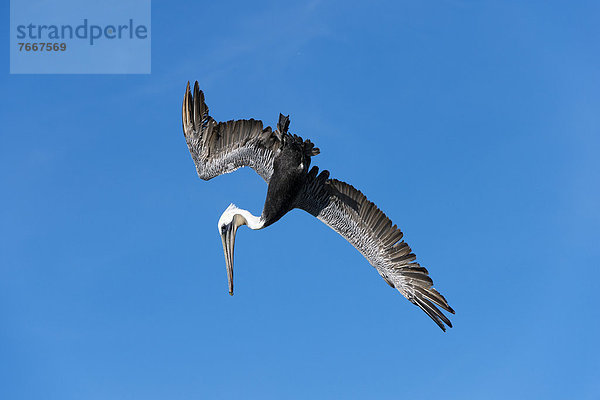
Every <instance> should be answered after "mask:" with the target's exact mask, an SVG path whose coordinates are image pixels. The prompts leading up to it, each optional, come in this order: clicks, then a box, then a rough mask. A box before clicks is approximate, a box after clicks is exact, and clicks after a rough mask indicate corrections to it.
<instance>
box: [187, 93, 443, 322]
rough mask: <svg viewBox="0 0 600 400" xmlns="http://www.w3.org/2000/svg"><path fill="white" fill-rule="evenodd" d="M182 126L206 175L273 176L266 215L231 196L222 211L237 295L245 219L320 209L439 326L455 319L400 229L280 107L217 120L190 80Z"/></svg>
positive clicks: (265, 220)
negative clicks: (335, 173)
mask: <svg viewBox="0 0 600 400" xmlns="http://www.w3.org/2000/svg"><path fill="white" fill-rule="evenodd" d="M182 119H183V133H184V134H185V140H186V142H187V145H188V148H189V150H190V153H191V155H192V158H193V160H194V163H195V164H196V170H197V172H198V175H199V176H200V178H202V179H204V180H209V179H212V178H214V177H215V176H218V175H222V174H226V173H229V172H233V171H235V170H236V169H238V168H240V167H250V168H252V169H254V170H255V171H256V172H257V173H258V174H259V175H260V176H261V177H262V178H263V179H264V180H265V181H266V182H267V184H268V189H267V198H266V200H265V205H264V208H263V211H262V214H261V215H260V216H254V215H252V214H251V213H250V212H249V211H246V210H243V209H241V208H238V207H236V206H235V205H233V204H231V205H230V206H229V207H227V209H226V210H225V211H224V212H223V214H222V215H221V218H220V219H219V224H218V228H219V233H220V235H221V240H222V242H223V251H224V253H225V263H226V266H227V278H228V281H229V294H231V295H233V248H234V243H235V234H236V231H237V229H238V228H239V227H240V226H242V225H247V226H248V227H249V228H250V229H262V228H266V227H267V226H269V225H271V224H273V223H274V222H277V221H278V220H279V219H280V218H281V217H283V216H284V215H285V214H286V213H287V212H289V211H291V210H292V209H294V208H299V209H302V210H304V211H306V212H308V213H309V214H311V215H313V216H315V217H317V218H318V219H319V220H321V221H322V222H324V223H325V224H326V225H328V226H329V227H331V228H332V229H333V230H335V231H336V232H337V233H339V234H340V235H342V236H343V237H344V238H345V239H346V240H347V241H348V242H350V243H351V244H352V245H353V246H354V247H356V249H357V250H358V251H360V252H361V253H362V255H363V256H364V257H365V258H366V259H367V260H368V261H369V263H370V264H371V265H372V266H373V267H375V269H377V272H379V274H380V275H381V276H382V277H383V279H385V281H386V282H387V283H388V284H389V285H390V286H391V287H393V288H396V289H397V290H398V291H399V292H400V293H402V295H403V296H404V297H406V298H407V299H408V300H410V301H411V302H412V303H413V304H415V305H417V306H419V307H420V308H421V309H422V310H423V311H425V313H426V314H427V315H429V317H431V319H432V320H433V321H435V323H436V324H438V326H439V327H440V328H442V329H443V330H444V331H445V330H446V328H445V326H444V324H446V325H448V326H449V327H452V323H451V322H450V320H449V319H448V318H447V317H446V316H445V315H444V314H443V313H442V312H441V311H440V309H439V308H438V307H440V308H442V309H444V310H446V311H447V312H450V313H452V314H454V310H453V309H452V308H451V307H450V306H449V305H448V302H447V301H446V299H445V298H444V296H442V295H441V294H440V293H439V292H438V291H437V290H435V289H434V288H433V281H432V280H431V278H430V277H429V274H428V272H427V269H425V268H424V267H422V266H420V265H419V264H418V263H417V262H415V259H416V256H415V255H414V254H413V253H412V252H411V249H410V247H409V246H408V244H406V243H405V242H404V241H403V240H402V232H401V231H400V229H398V228H397V227H396V225H392V221H390V220H389V218H388V217H387V216H386V215H385V214H384V213H383V212H382V211H381V210H379V208H377V206H376V205H375V204H373V203H372V202H370V201H369V200H367V198H366V197H365V196H364V195H363V194H362V193H361V192H360V191H358V190H357V189H355V188H354V187H352V186H351V185H349V184H347V183H345V182H341V181H338V180H336V179H330V178H329V172H328V171H321V173H319V169H318V168H317V167H312V168H310V169H309V167H310V161H311V157H313V156H316V155H317V154H319V149H318V148H316V147H314V145H313V143H312V142H311V141H310V140H303V139H302V138H301V137H299V136H297V135H293V134H291V133H289V132H288V127H289V124H290V120H289V118H288V117H286V116H283V115H281V114H280V115H279V122H278V123H277V129H276V130H274V131H273V130H272V129H271V127H266V128H263V124H262V121H257V120H254V119H249V120H237V121H233V120H232V121H227V122H217V121H215V120H214V119H213V118H212V117H211V116H210V115H209V113H208V106H207V105H206V103H205V102H204V93H203V92H202V91H201V90H200V89H199V88H198V82H196V84H195V85H194V92H193V94H192V93H191V91H190V84H189V82H188V85H187V88H186V90H185V95H184V97H183V109H182Z"/></svg>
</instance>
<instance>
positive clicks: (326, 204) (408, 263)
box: [296, 167, 454, 330]
mask: <svg viewBox="0 0 600 400" xmlns="http://www.w3.org/2000/svg"><path fill="white" fill-rule="evenodd" d="M296 207H297V208H300V209H302V210H305V211H307V212H308V213H310V214H312V215H313V216H315V217H317V218H318V219H320V220H321V221H322V222H324V223H325V224H326V225H328V226H329V227H330V228H332V229H333V230H335V231H336V232H337V233H339V234H340V235H342V237H344V238H345V239H346V240H347V241H348V242H350V244H352V245H353V246H354V247H355V248H356V249H357V250H358V251H360V252H361V253H362V255H363V256H365V258H366V259H367V260H368V261H369V263H370V264H371V265H372V266H374V267H375V268H376V269H377V272H379V274H380V275H381V276H382V277H383V279H385V281H386V282H387V283H388V284H389V285H390V286H391V287H393V288H396V289H398V291H399V292H400V293H402V295H403V296H404V297H406V298H407V299H408V300H410V301H411V302H412V303H413V304H416V305H417V306H419V307H420V308H421V309H422V310H423V311H425V313H426V314H427V315H429V317H431V319H432V320H433V321H434V322H435V323H436V324H438V326H439V327H440V328H442V329H443V330H446V328H445V326H444V324H446V325H448V326H449V327H452V323H451V322H450V320H449V319H448V318H447V317H446V316H445V315H444V314H443V313H442V312H441V311H440V310H439V308H438V307H441V308H442V309H444V310H446V311H448V312H450V313H452V314H454V310H453V309H452V308H451V307H450V306H449V305H448V302H447V301H446V299H445V298H444V296H442V295H441V294H440V293H439V292H438V291H437V290H435V289H434V288H433V281H432V280H431V278H430V277H429V273H428V271H427V269H425V268H424V267H421V266H420V265H419V264H418V263H417V262H415V259H416V256H415V255H414V254H413V253H412V252H411V249H410V247H409V246H408V244H406V243H405V242H404V241H403V240H401V239H402V236H403V235H402V231H400V229H398V228H397V227H396V225H393V226H392V221H390V219H389V218H388V217H387V216H386V215H385V214H384V213H383V212H382V211H381V210H380V209H379V208H377V206H376V205H375V204H373V203H372V202H370V201H369V200H368V199H367V198H366V197H365V195H363V194H362V193H361V192H360V191H359V190H357V189H355V188H354V187H353V186H352V185H349V184H347V183H345V182H341V181H338V180H335V179H329V172H328V171H323V172H321V173H320V174H319V170H318V168H317V167H313V168H312V169H311V170H310V172H309V173H308V178H307V183H306V185H305V187H304V189H303V192H302V193H301V194H300V195H299V198H298V200H297V204H296Z"/></svg>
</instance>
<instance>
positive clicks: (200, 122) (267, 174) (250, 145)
mask: <svg viewBox="0 0 600 400" xmlns="http://www.w3.org/2000/svg"><path fill="white" fill-rule="evenodd" d="M182 122H183V133H184V135H185V140H186V142H187V145H188V148H189V150H190V154H191V155H192V159H193V160H194V164H196V170H197V171H198V176H199V177H200V178H202V179H204V180H209V179H212V178H214V177H215V176H219V175H222V174H227V173H229V172H233V171H235V170H236V169H238V168H241V167H250V168H252V169H254V170H255V171H256V172H257V173H258V174H259V175H260V176H261V177H262V178H263V179H264V180H265V181H266V182H269V179H271V175H272V174H273V159H274V158H275V155H276V153H277V151H278V150H279V148H280V146H281V133H280V132H278V131H275V132H273V131H272V130H271V127H267V128H264V129H263V123H262V121H257V120H254V119H249V120H245V119H242V120H237V121H233V120H232V121H227V122H216V121H215V120H214V119H213V118H212V117H211V116H210V115H209V114H208V106H207V105H206V103H205V102H204V93H203V92H202V91H201V90H200V89H199V87H198V82H196V83H195V85H194V94H193V95H192V93H191V92H190V83H189V82H188V84H187V87H186V90H185V95H184V97H183V107H182ZM288 123H289V122H288Z"/></svg>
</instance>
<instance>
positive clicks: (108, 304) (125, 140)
mask: <svg viewBox="0 0 600 400" xmlns="http://www.w3.org/2000/svg"><path fill="white" fill-rule="evenodd" d="M6 3H8V2H6ZM6 3H3V6H2V7H3V9H4V11H5V15H7V16H8V4H6ZM599 12H600V7H599V6H598V3H597V2H584V1H582V2H572V3H567V2H548V1H531V2H523V1H504V2H499V1H460V0H453V1H450V0H448V1H424V2H406V1H403V2H391V1H390V2H331V1H325V0H323V1H312V2H293V1H292V2H285V3H283V2H204V1H203V2H196V3H191V2H160V1H154V2H153V4H152V73H151V74H150V75H9V74H8V65H9V63H8V52H7V51H5V52H4V55H3V57H4V70H5V72H4V74H2V76H1V78H0V79H1V80H2V84H1V85H2V86H1V87H2V93H3V95H2V96H0V104H1V106H0V118H1V122H2V131H1V134H0V183H1V185H2V188H3V190H2V196H0V221H1V223H0V321H1V322H0V359H2V363H0V397H1V398H3V399H40V398H44V399H192V398H207V399H234V398H247V399H266V398H277V399H280V398H289V399H306V398H344V399H366V398H378V399H397V398H411V399H428V398H433V397H434V396H444V397H445V398H448V399H506V398H522V399H530V398H544V399H564V398H577V399H597V398H598V397H599V396H600V380H599V379H598V377H599V376H600V357H599V356H600V354H599V350H598V343H597V338H598V337H599V335H600V322H599V321H598V317H599V313H598V308H597V303H598V296H597V292H598V289H597V288H598V281H599V279H600V273H599V270H598V266H599V261H600V250H599V248H598V243H600V242H599V238H598V236H599V233H600V229H599V228H600V211H599V207H598V204H600V189H599V186H598V182H599V178H600V176H599V171H600V162H599V161H598V153H599V151H600V114H599V113H598V110H600V57H599V52H598V37H599V34H600V29H599V28H598V23H597V19H598V18H597V17H598V15H599ZM2 35H3V36H4V38H5V39H4V40H5V43H8V32H7V29H3V30H2ZM188 80H190V81H193V80H198V81H199V82H200V86H201V88H202V89H204V91H205V94H206V98H207V102H208V104H209V106H210V107H211V112H212V115H213V116H214V117H215V118H216V119H218V120H226V119H232V118H243V117H246V118H249V117H254V118H257V119H262V120H263V121H264V122H265V123H266V124H270V125H273V124H274V123H275V122H276V118H277V116H278V113H279V112H282V113H284V114H290V116H291V127H290V129H291V130H292V131H293V132H295V133H298V134H300V135H302V136H304V137H307V138H310V139H311V140H312V141H313V142H314V143H316V145H317V146H318V147H320V148H321V154H320V155H319V156H318V157H316V158H315V159H314V160H313V162H314V164H315V165H318V166H320V167H322V168H326V169H329V170H330V171H331V174H332V176H334V177H336V178H338V179H341V180H344V181H347V182H349V183H351V184H353V185H354V186H356V187H357V188H359V189H361V190H362V191H363V192H364V193H365V194H366V195H367V196H368V197H369V199H371V200H372V201H374V202H375V203H376V204H377V205H379V206H380V207H381V208H382V209H383V210H384V211H385V212H386V213H387V215H388V216H389V217H390V218H391V219H392V220H393V221H394V222H395V223H397V224H398V225H399V226H400V227H401V228H402V230H403V231H404V232H405V239H406V240H407V242H408V243H409V244H410V245H411V246H412V248H413V250H414V252H415V253H416V254H417V257H418V260H419V261H420V262H421V264H422V265H424V266H426V267H427V268H428V269H429V271H430V273H431V276H432V277H433V279H434V282H435V286H436V287H437V288H438V289H439V290H440V291H441V292H442V293H443V294H444V295H445V296H446V298H447V299H448V301H449V302H450V304H451V305H452V306H453V308H454V309H455V310H456V315H455V316H454V317H453V318H452V321H453V323H454V326H455V327H454V328H453V329H450V330H449V332H447V333H445V334H444V333H443V332H441V331H440V329H439V328H437V327H436V326H435V324H433V322H432V321H431V320H429V318H428V317H427V316H426V315H425V314H424V313H422V312H421V311H420V310H419V309H418V308H417V307H414V306H413V305H411V304H410V303H409V302H408V301H407V300H405V299H404V298H402V297H401V296H400V295H399V294H398V293H397V292H396V291H394V290H391V289H390V288H389V287H388V286H387V284H386V283H385V282H384V281H383V280H382V279H381V278H380V277H379V276H378V274H377V273H376V271H375V270H374V269H373V268H372V267H370V266H369V264H368V263H367V262H366V261H365V260H364V259H363V258H362V256H361V255H360V254H359V253H358V252H357V251H356V250H354V249H353V248H352V247H351V246H350V245H349V244H348V243H346V242H345V241H344V240H343V239H342V238H340V237H338V236H337V234H335V232H333V231H331V230H330V229H328V228H327V227H326V226H324V225H322V224H321V223H320V222H319V221H317V220H315V219H314V218H312V217H311V216H310V215H308V214H306V213H303V212H302V211H294V212H292V213H290V214H289V215H287V216H286V217H284V219H283V220H281V221H280V222H279V223H277V224H275V225H273V226H271V227H269V228H268V229H265V230H263V231H257V232H254V231H250V230H247V229H242V230H240V231H239V233H238V240H237V242H236V263H235V271H236V276H235V283H236V294H235V296H234V297H230V296H229V295H228V294H227V284H226V273H225V264H224V259H223V253H222V248H221V243H220V238H219V235H218V233H217V229H216V224H217V221H218V218H219V216H220V214H221V212H222V211H223V210H224V209H225V208H226V207H227V205H229V203H231V202H235V203H236V204H237V205H238V206H240V207H242V208H246V209H249V210H250V211H251V212H253V213H254V214H259V213H260V211H261V209H262V205H263V202H264V197H265V194H266V185H265V184H264V182H263V181H262V180H261V179H260V177H258V175H256V174H255V173H254V172H253V171H251V170H240V171H237V172H236V173H234V174H231V175H228V176H224V177H219V178H217V179H214V180H212V181H210V182H204V181H201V180H200V179H199V178H197V176H196V173H195V169H194V166H193V163H192V160H191V157H190V156H189V153H188V150H187V148H186V145H185V141H184V138H183V134H182V132H181V122H180V116H181V113H180V107H181V100H182V96H183V93H184V88H185V83H186V82H187V81H188Z"/></svg>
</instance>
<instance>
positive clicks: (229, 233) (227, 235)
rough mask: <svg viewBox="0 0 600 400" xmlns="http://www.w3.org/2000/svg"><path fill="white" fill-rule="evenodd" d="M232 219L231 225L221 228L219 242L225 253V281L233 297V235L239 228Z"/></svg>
mask: <svg viewBox="0 0 600 400" xmlns="http://www.w3.org/2000/svg"><path fill="white" fill-rule="evenodd" d="M236 220H237V218H234V219H233V221H231V223H229V224H227V225H224V226H223V228H221V241H222V242H223V253H225V265H226V266H227V281H228V282H229V294H230V295H232V296H233V247H234V246H235V233H236V231H237V229H238V227H239V225H238V224H237V223H236V222H237V221H236Z"/></svg>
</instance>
